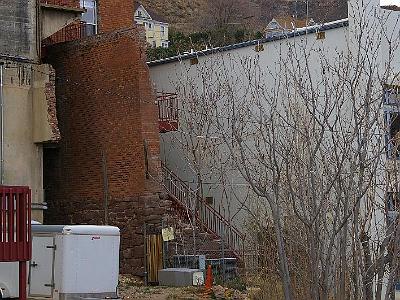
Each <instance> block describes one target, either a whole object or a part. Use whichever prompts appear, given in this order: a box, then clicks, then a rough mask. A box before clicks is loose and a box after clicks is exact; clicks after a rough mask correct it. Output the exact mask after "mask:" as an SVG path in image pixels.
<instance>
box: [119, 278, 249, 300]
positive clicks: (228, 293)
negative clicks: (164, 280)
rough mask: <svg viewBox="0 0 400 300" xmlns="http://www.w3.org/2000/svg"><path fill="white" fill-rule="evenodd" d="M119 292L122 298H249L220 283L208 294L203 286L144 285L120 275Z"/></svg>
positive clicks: (239, 299)
mask: <svg viewBox="0 0 400 300" xmlns="http://www.w3.org/2000/svg"><path fill="white" fill-rule="evenodd" d="M119 293H120V297H121V298H122V299H123V300H127V299H129V300H131V299H143V300H175V299H176V300H192V299H193V300H195V299H207V298H208V299H237V300H245V299H250V297H249V296H248V295H247V293H245V292H240V291H237V290H233V289H229V288H224V287H222V286H220V285H217V286H214V287H213V292H212V294H211V295H209V294H207V293H206V292H205V289H204V287H183V288H177V287H163V286H145V285H144V283H143V281H142V280H141V279H139V278H136V277H129V276H121V277H120V284H119Z"/></svg>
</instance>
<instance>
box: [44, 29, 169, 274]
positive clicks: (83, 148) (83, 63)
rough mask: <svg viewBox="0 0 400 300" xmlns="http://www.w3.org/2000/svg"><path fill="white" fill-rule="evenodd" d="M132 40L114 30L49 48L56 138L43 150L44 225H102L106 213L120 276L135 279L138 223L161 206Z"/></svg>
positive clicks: (154, 144) (137, 49) (144, 81)
mask: <svg viewBox="0 0 400 300" xmlns="http://www.w3.org/2000/svg"><path fill="white" fill-rule="evenodd" d="M140 34H141V33H140V31H139V30H138V29H130V30H122V31H120V32H118V31H116V32H112V33H106V34H102V35H97V36H93V37H90V38H87V39H85V40H81V41H76V42H71V43H68V44H64V45H59V46H54V47H53V48H51V49H49V52H48V53H49V61H50V62H51V63H52V64H53V66H54V68H55V70H56V77H57V80H56V82H57V85H56V96H57V113H58V119H59V124H60V131H61V137H62V139H61V141H60V143H59V148H58V149H45V188H46V199H47V201H48V204H49V211H48V213H47V215H46V222H48V223H66V224H75V223H79V224H85V223H86V224H104V223H105V214H107V215H108V217H109V224H112V225H116V226H118V227H120V229H121V232H122V252H121V269H122V270H121V271H122V272H123V273H133V274H137V275H143V231H142V229H143V224H144V223H145V222H148V223H156V224H159V223H160V220H161V217H162V215H163V213H164V211H165V209H164V205H168V202H166V201H163V200H162V199H160V197H161V198H163V196H160V195H161V193H160V191H161V188H160V186H159V184H158V180H157V178H158V177H159V171H160V165H159V139H158V117H157V106H156V105H155V96H154V93H153V91H152V88H151V83H150V79H149V72H148V69H147V66H146V64H145V60H144V56H143V50H142V49H143V48H142V46H143V45H142V39H140V38H139V35H140ZM145 140H146V143H147V144H148V155H147V158H148V160H149V173H150V176H149V177H148V178H146V164H145V150H144V141H145ZM105 169H106V174H107V175H106V178H107V181H108V194H109V205H108V206H106V205H105V202H104V198H105V197H104V195H105V190H106V188H105V184H104V180H105V176H104V174H105ZM107 212H108V213H107Z"/></svg>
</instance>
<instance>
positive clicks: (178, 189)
mask: <svg viewBox="0 0 400 300" xmlns="http://www.w3.org/2000/svg"><path fill="white" fill-rule="evenodd" d="M162 173H163V184H164V187H165V189H166V190H167V191H168V193H169V195H170V196H171V197H172V198H173V199H174V200H175V202H176V203H177V204H178V205H180V206H181V207H182V208H183V209H184V211H183V212H182V216H181V217H184V214H185V212H186V211H187V212H189V214H190V215H191V216H192V217H193V216H194V215H195V217H196V220H197V222H198V223H200V225H201V226H202V227H203V228H205V229H206V231H208V232H209V233H211V234H213V235H215V236H216V237H218V238H220V239H222V238H223V239H224V244H225V247H226V248H228V249H229V250H231V251H233V252H234V253H235V255H236V256H237V257H238V258H242V257H243V245H244V242H245V235H244V234H243V233H242V232H240V230H239V229H238V228H236V227H235V226H234V225H233V224H232V223H231V222H230V221H228V220H227V219H226V218H225V217H224V216H223V215H222V214H221V213H220V212H218V211H217V210H216V209H215V208H214V207H212V206H210V205H209V204H207V203H206V201H205V200H204V199H202V198H201V197H199V196H198V195H197V193H196V192H195V191H193V190H192V189H191V188H190V187H189V186H188V185H187V184H186V183H185V182H183V181H182V180H181V179H180V178H179V177H178V176H177V175H176V174H175V173H174V172H172V171H171V170H170V169H169V168H168V167H167V166H165V164H162ZM196 199H197V201H198V203H199V209H198V210H197V212H195V210H194V207H195V201H196Z"/></svg>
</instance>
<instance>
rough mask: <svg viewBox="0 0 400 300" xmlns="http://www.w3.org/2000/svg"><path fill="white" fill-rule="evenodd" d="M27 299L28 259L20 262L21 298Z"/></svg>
mask: <svg viewBox="0 0 400 300" xmlns="http://www.w3.org/2000/svg"><path fill="white" fill-rule="evenodd" d="M18 299H20V300H26V261H20V262H19V298H18Z"/></svg>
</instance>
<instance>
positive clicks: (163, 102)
mask: <svg viewBox="0 0 400 300" xmlns="http://www.w3.org/2000/svg"><path fill="white" fill-rule="evenodd" d="M157 105H158V121H159V127H160V132H168V131H176V130H178V96H177V95H176V94H175V93H164V92H162V93H157Z"/></svg>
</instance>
